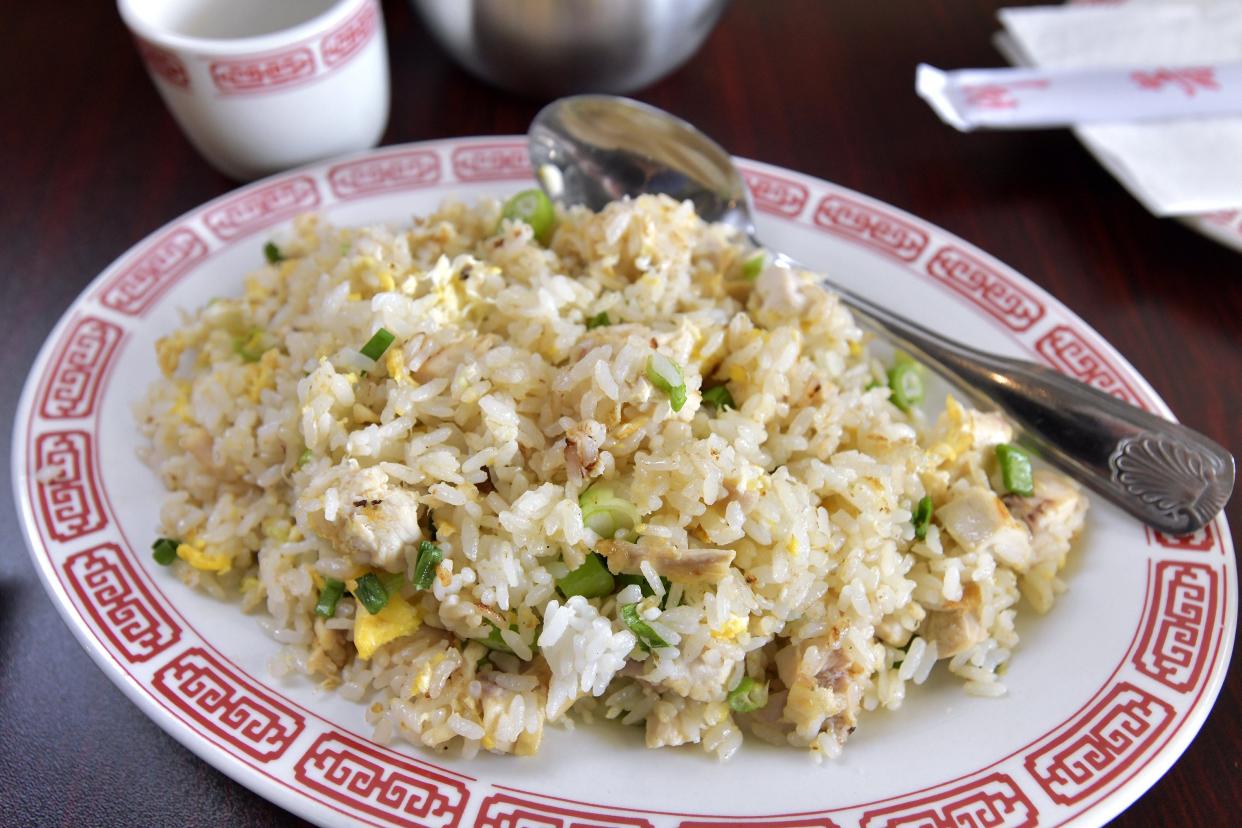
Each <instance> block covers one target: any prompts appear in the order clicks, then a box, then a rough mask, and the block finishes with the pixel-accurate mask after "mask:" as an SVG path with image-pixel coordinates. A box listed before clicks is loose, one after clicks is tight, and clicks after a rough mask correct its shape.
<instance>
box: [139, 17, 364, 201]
mask: <svg viewBox="0 0 1242 828" xmlns="http://www.w3.org/2000/svg"><path fill="white" fill-rule="evenodd" d="M117 6H118V8H119V9H120V12H121V17H122V18H123V19H124V21H125V25H126V26H128V27H129V30H130V32H131V33H132V34H133V36H134V40H135V42H136V43H137V46H138V51H139V53H140V54H141V55H142V59H143V61H144V62H145V63H146V66H147V70H148V72H149V73H150V75H151V79H152V81H153V82H154V83H155V86H156V88H157V89H158V90H159V92H160V95H161V96H162V97H163V98H164V102H165V103H166V104H167V105H168V108H169V109H170V110H171V111H172V114H173V117H174V118H176V120H177V123H178V124H180V125H181V129H182V130H183V131H184V132H185V134H186V137H187V138H189V140H190V143H192V144H193V145H194V146H195V148H196V149H198V151H199V152H200V153H202V155H203V157H204V158H206V159H207V160H208V161H209V162H210V163H211V164H212V166H214V167H215V168H216V169H218V170H220V172H222V173H224V174H225V175H228V176H231V177H233V178H237V179H243V180H245V179H251V178H257V177H259V176H262V175H266V174H268V173H272V172H276V171H277V170H282V169H286V168H288V167H293V166H296V165H298V164H304V163H306V162H308V161H314V160H316V159H320V158H326V157H328V156H332V155H339V154H341V153H345V152H352V151H355V150H361V149H366V148H368V147H373V146H375V144H376V143H377V142H378V141H379V138H380V135H381V134H382V133H383V131H384V126H385V124H386V123H387V121H388V101H389V88H388V49H387V46H386V44H385V41H384V19H383V14H382V13H381V11H380V6H379V2H378V0H118V2H117Z"/></svg>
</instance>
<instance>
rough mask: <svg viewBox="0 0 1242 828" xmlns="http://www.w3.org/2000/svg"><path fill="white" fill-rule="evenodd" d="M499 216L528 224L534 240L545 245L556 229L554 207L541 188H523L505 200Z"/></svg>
mask: <svg viewBox="0 0 1242 828" xmlns="http://www.w3.org/2000/svg"><path fill="white" fill-rule="evenodd" d="M500 217H501V218H507V219H510V220H512V221H521V222H524V223H526V224H529V225H530V229H531V230H533V231H534V233H535V240H536V241H538V242H539V243H540V244H543V245H546V244H547V243H548V242H549V241H550V240H551V238H552V231H553V230H555V229H556V208H555V207H553V206H552V200H551V199H549V198H548V197H547V196H546V195H544V192H543V190H523V191H522V192H520V193H518V194H517V195H515V196H513V197H512V198H510V199H509V200H508V201H506V202H505V206H504V208H503V209H501V211H500Z"/></svg>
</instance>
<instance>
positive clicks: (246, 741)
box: [13, 138, 1237, 826]
mask: <svg viewBox="0 0 1242 828" xmlns="http://www.w3.org/2000/svg"><path fill="white" fill-rule="evenodd" d="M739 163H740V165H741V166H742V169H743V171H744V173H745V175H746V179H747V182H748V184H749V185H750V187H751V191H752V196H753V199H754V202H755V206H756V208H757V209H758V215H759V225H760V230H761V234H762V236H763V238H764V239H765V240H768V242H769V243H770V244H771V245H773V250H779V251H781V252H784V253H788V254H790V255H792V256H794V257H796V258H797V259H798V260H799V261H802V262H806V263H807V267H808V268H811V269H810V270H807V271H800V270H792V269H788V268H785V267H780V266H777V265H775V264H774V263H773V257H772V255H771V251H765V250H760V249H754V248H753V247H751V246H750V245H749V244H748V243H747V242H746V241H745V240H744V239H742V238H739V237H738V236H737V234H736V233H735V232H734V231H732V230H730V229H729V228H726V227H723V226H719V225H711V224H709V223H706V222H704V221H702V220H701V219H700V218H699V217H698V216H697V215H696V214H695V212H694V208H693V206H692V205H690V204H688V203H677V202H675V201H673V200H671V199H668V198H666V197H656V196H644V197H642V198H638V199H634V200H626V201H621V202H615V203H613V204H611V205H609V206H608V207H607V208H606V209H604V210H602V211H600V212H599V213H591V212H588V211H586V210H583V209H572V210H564V209H561V208H553V207H552V205H551V204H550V203H548V202H546V199H544V198H543V197H542V195H541V194H540V193H539V192H538V191H537V190H534V189H532V188H533V186H534V184H533V180H532V179H531V176H530V170H529V166H528V164H527V161H526V157H525V144H524V141H523V140H522V139H520V138H488V139H458V140H452V141H440V142H432V143H424V144H413V145H407V146H400V147H387V148H383V149H380V150H376V151H373V152H369V153H364V154H361V155H358V156H353V157H350V158H347V159H344V160H340V161H334V162H330V163H325V164H321V165H317V166H312V167H308V168H304V169H301V170H297V171H293V172H290V173H285V174H281V175H278V176H275V177H273V178H270V179H267V180H265V181H262V182H259V183H256V184H253V185H250V186H248V187H245V188H243V189H241V190H238V191H237V192H235V193H231V194H229V195H227V196H224V197H222V198H220V199H217V200H216V201H213V202H211V203H209V204H206V205H204V206H203V207H201V208H198V209H196V210H194V211H192V212H190V213H188V214H186V215H184V216H182V217H180V218H178V219H176V220H174V221H173V222H171V223H170V224H169V225H167V226H165V227H164V228H162V229H160V230H158V231H157V232H155V233H154V234H152V235H151V236H150V237H148V239H146V240H144V241H143V242H142V243H140V244H139V245H137V246H136V247H134V248H133V249H132V250H130V251H129V252H127V253H125V254H124V255H123V256H122V257H121V258H120V259H118V260H117V261H116V263H114V264H113V265H112V266H111V267H109V268H108V269H107V270H106V271H104V272H103V273H102V274H100V276H99V277H98V278H97V279H96V280H95V281H94V282H93V283H92V284H91V286H90V287H89V288H88V289H87V290H86V291H85V292H84V293H83V294H82V295H81V297H80V298H79V299H78V300H77V301H76V302H75V303H74V305H73V306H72V307H71V308H70V309H69V311H67V312H66V314H65V316H64V318H63V319H62V320H61V322H60V324H59V325H58V326H57V328H56V329H55V331H54V332H53V333H52V335H51V336H50V337H49V339H48V341H47V344H46V345H45V346H44V348H43V350H42V352H41V354H40V356H39V358H38V360H37V361H36V363H35V366H34V368H33V370H32V372H31V375H30V378H29V380H28V381H27V384H26V388H25V392H24V395H23V397H22V403H21V406H20V408H19V411H18V416H17V418H16V423H15V427H14V451H13V458H14V459H13V475H14V490H15V491H16V492H17V493H18V494H17V498H18V508H19V512H20V513H21V514H22V516H23V519H24V520H23V522H24V526H25V531H26V534H27V540H28V542H29V545H30V548H31V552H32V555H33V558H34V560H35V562H36V564H37V568H38V569H39V571H40V574H41V576H42V578H43V579H44V583H45V585H46V587H47V589H48V592H49V594H50V595H51V596H52V598H53V600H54V601H55V602H56V603H57V604H58V607H59V609H60V611H61V613H62V614H63V616H64V617H65V619H66V621H67V623H68V624H69V626H70V627H71V628H72V629H73V631H74V633H75V634H76V635H77V636H78V638H79V639H80V640H81V641H82V643H83V645H84V646H85V647H86V649H87V650H88V652H90V654H91V655H92V656H93V657H94V658H95V660H96V661H97V662H98V664H99V665H100V667H101V668H102V669H103V670H104V671H105V672H106V673H107V674H108V675H109V676H110V677H111V678H112V679H113V680H114V681H115V682H116V683H117V685H118V686H119V687H120V688H121V689H122V690H123V691H124V692H125V693H126V694H127V695H128V696H129V697H130V698H131V699H132V700H133V701H134V702H135V703H136V704H138V705H139V707H140V708H141V709H142V710H143V711H144V712H145V713H146V714H147V715H149V716H150V717H151V718H152V719H153V720H154V721H155V722H156V723H157V724H158V725H159V726H160V727H162V728H163V729H165V730H166V731H168V732H169V733H170V734H172V735H173V736H174V737H176V738H177V739H178V740H180V741H181V742H182V743H183V744H184V745H185V746H186V747H188V748H189V749H191V750H193V751H194V752H195V753H197V754H199V755H200V756H201V757H203V758H204V759H205V760H206V761H208V762H209V763H211V764H212V765H214V766H215V767H217V768H219V769H220V770H222V771H223V772H225V773H227V774H229V775H230V776H232V777H233V778H234V779H236V780H237V781H239V782H241V783H242V784H244V785H246V786H248V787H250V788H252V789H253V790H255V791H257V792H258V793H260V794H262V795H263V796H265V797H267V798H269V799H271V800H272V801H274V802H276V803H278V804H280V805H282V806H284V807H285V808H287V809H289V810H291V811H293V812H295V813H297V814H300V815H301V816H303V817H305V818H307V819H309V820H311V821H313V822H316V823H318V824H323V825H361V824H365V825H406V826H413V825H420V826H421V825H428V826H449V825H486V826H502V825H503V826H515V825H523V826H527V825H530V826H534V825H540V826H542V825H602V826H614V825H615V826H673V825H699V826H704V825H741V824H750V823H754V824H768V825H783V826H803V825H805V826H828V825H836V826H846V825H865V826H878V825H889V824H914V823H917V824H935V825H941V824H944V825H950V824H954V825H956V824H978V825H1034V824H1042V823H1063V822H1076V823H1081V824H1092V825H1098V824H1102V823H1103V822H1105V821H1107V820H1108V819H1109V818H1111V817H1112V816H1114V815H1115V814H1116V813H1118V812H1119V811H1120V810H1121V809H1123V808H1124V807H1125V806H1126V805H1128V804H1129V803H1130V802H1132V801H1133V800H1134V799H1135V798H1137V797H1138V796H1139V795H1140V794H1141V793H1142V792H1143V791H1144V790H1146V789H1147V788H1148V787H1149V786H1150V785H1151V784H1152V783H1153V782H1154V781H1155V780H1156V779H1157V778H1158V777H1159V776H1160V774H1162V773H1163V772H1164V771H1165V770H1166V769H1167V768H1168V767H1169V766H1170V765H1171V764H1172V763H1173V761H1174V760H1175V759H1176V758H1177V756H1178V755H1180V753H1181V752H1182V750H1184V749H1185V747H1186V745H1187V744H1188V743H1189V741H1190V740H1191V738H1193V736H1194V734H1195V733H1196V731H1197V730H1198V728H1199V726H1200V725H1201V723H1202V722H1203V720H1204V718H1205V717H1206V715H1207V712H1208V710H1209V709H1210V707H1211V705H1212V702H1213V701H1214V699H1215V697H1216V694H1217V692H1218V690H1219V687H1220V684H1221V681H1222V679H1223V676H1224V672H1225V668H1226V667H1227V664H1228V659H1229V654H1230V651H1231V647H1232V637H1233V629H1234V619H1235V617H1236V603H1237V599H1236V594H1235V592H1234V587H1235V584H1236V574H1235V561H1234V554H1233V549H1232V546H1231V541H1230V534H1229V530H1228V527H1227V526H1226V524H1225V520H1224V518H1223V517H1220V518H1217V520H1216V522H1215V523H1213V524H1211V525H1210V526H1208V527H1207V528H1206V529H1205V530H1203V531H1201V532H1199V533H1197V534H1195V535H1191V536H1185V537H1171V536H1165V535H1163V534H1161V533H1158V532H1154V531H1151V530H1148V529H1146V528H1144V527H1143V526H1142V525H1140V524H1138V523H1136V522H1134V521H1133V520H1132V519H1130V518H1128V517H1127V516H1125V515H1124V514H1123V513H1121V512H1120V511H1118V510H1116V509H1114V508H1113V507H1111V506H1109V505H1108V504H1107V503H1104V502H1102V501H1100V500H1099V499H1097V498H1095V497H1094V496H1092V495H1091V494H1090V493H1089V492H1088V491H1087V490H1085V489H1084V488H1082V487H1081V486H1080V485H1079V484H1077V483H1076V482H1075V481H1073V480H1071V479H1070V478H1068V477H1066V476H1065V475H1064V474H1062V473H1060V472H1058V471H1056V470H1054V469H1052V468H1050V467H1048V466H1047V465H1046V464H1044V463H1042V462H1041V461H1040V460H1039V459H1038V458H1037V457H1034V456H1033V455H1032V454H1031V453H1029V452H1028V451H1027V450H1025V449H1024V448H1023V446H1022V444H1021V435H1020V434H1018V433H1016V432H1015V430H1014V428H1013V427H1012V426H1011V425H1010V424H1009V423H1008V422H1007V421H1006V420H1005V419H1004V418H1003V417H1002V416H1000V415H999V414H997V413H995V412H991V411H986V410H976V409H974V408H972V407H971V406H970V405H968V404H967V403H966V402H964V399H965V398H964V396H963V395H962V394H961V393H960V392H958V391H956V390H954V389H953V388H951V387H950V386H948V385H947V384H946V383H945V382H943V381H942V380H941V379H940V378H938V377H937V376H935V375H934V374H933V373H932V372H931V371H930V370H929V369H927V368H926V367H924V366H921V365H919V364H918V363H917V362H915V361H914V360H913V359H912V358H911V357H910V356H908V355H905V354H902V353H900V352H896V351H894V350H893V349H892V348H891V347H890V346H888V344H887V343H885V342H884V341H883V339H881V338H877V337H876V336H875V335H873V334H871V333H869V332H867V331H866V330H865V329H863V328H862V327H861V326H860V325H859V324H858V322H857V321H856V320H855V319H854V317H853V316H852V315H851V313H850V312H849V310H848V309H847V308H845V307H844V306H843V305H842V304H841V303H840V302H839V301H838V299H837V298H836V297H835V296H834V295H833V294H832V293H831V292H830V291H829V290H826V289H825V288H823V287H822V286H821V285H820V282H819V277H818V275H817V274H819V273H828V274H831V276H832V278H833V279H834V280H836V281H838V282H841V283H843V284H845V285H848V286H850V287H851V288H853V289H855V290H857V291H858V292H860V293H862V294H864V295H866V296H868V297H870V298H873V299H875V300H878V301H881V302H884V303H886V304H888V305H890V306H891V307H893V308H894V309H895V310H897V311H899V312H901V313H904V314H906V315H908V316H911V317H913V318H916V319H919V320H920V321H922V322H923V323H924V324H926V325H928V326H929V327H931V328H933V329H936V330H940V331H943V332H945V333H946V334H951V335H952V336H953V337H955V338H958V339H961V340H963V341H967V342H970V343H971V344H975V345H979V346H981V347H985V348H989V349H992V350H995V351H998V352H1001V353H1007V354H1012V355H1018V356H1023V357H1025V358H1028V359H1032V360H1035V361H1040V362H1043V363H1045V364H1050V365H1052V366H1054V367H1056V368H1058V369H1060V370H1062V371H1064V372H1067V373H1070V374H1072V375H1074V376H1077V377H1079V378H1080V379H1083V380H1084V381H1087V382H1089V383H1091V384H1093V385H1096V386H1097V387H1099V388H1102V389H1104V390H1106V391H1108V392H1110V393H1112V394H1115V395H1117V396H1119V397H1121V398H1123V399H1125V400H1127V401H1129V402H1131V403H1133V404H1135V405H1139V406H1143V407H1145V408H1148V409H1149V410H1153V411H1156V412H1159V413H1161V414H1164V415H1166V416H1171V415H1170V412H1169V411H1168V409H1167V407H1166V406H1165V405H1164V404H1163V403H1162V402H1161V401H1160V399H1159V398H1158V397H1157V396H1156V395H1155V393H1154V392H1153V391H1152V390H1151V388H1150V386H1149V385H1148V384H1147V383H1146V382H1145V381H1144V380H1143V379H1142V377H1140V376H1139V375H1138V374H1137V372H1135V370H1134V369H1133V368H1132V367H1131V366H1130V365H1129V364H1128V363H1126V361H1125V360H1124V358H1122V357H1121V356H1120V355H1119V354H1118V353H1117V352H1116V351H1115V350H1113V349H1112V348H1111V347H1110V346H1109V345H1108V344H1107V343H1106V342H1104V341H1103V340H1102V339H1101V338H1100V337H1099V336H1098V335H1097V334H1095V333H1094V332H1093V331H1091V330H1090V329H1089V328H1088V327H1087V326H1086V325H1085V324H1084V323H1083V322H1082V321H1081V320H1079V319H1078V318H1077V317H1076V316H1075V315H1074V314H1073V313H1071V312H1070V311H1069V310H1067V309H1066V308H1065V307H1064V306H1062V305H1061V304H1060V303H1059V302H1058V301H1057V300H1056V299H1054V298H1053V297H1051V296H1049V295H1048V294H1046V293H1045V292H1044V291H1043V290H1041V289H1040V288H1039V287H1037V286H1036V285H1034V284H1032V283H1031V282H1029V281H1028V280H1026V279H1025V278H1023V277H1022V276H1020V275H1019V274H1017V273H1015V272H1014V271H1012V270H1011V269H1010V268H1008V267H1007V266H1005V265H1004V264H1002V263H1000V262H998V261H996V260H995V259H993V258H991V257H990V256H988V255H987V254H986V253H984V252H982V251H980V250H978V249H976V248H975V247H973V246H972V245H970V244H969V243H967V242H965V241H963V240H961V239H958V238H956V237H954V236H952V235H950V234H948V233H946V232H945V231H943V230H940V229H939V228H936V227H934V226H931V225H929V224H927V223H926V222H924V221H922V220H920V219H918V218H915V217H913V216H909V215H907V214H905V213H903V212H901V211H900V210H898V209H896V208H893V207H890V206H887V205H884V204H882V203H880V202H877V201H875V200H873V199H870V198H868V197H866V196H863V195H860V194H857V193H854V192H851V191H849V190H846V189H844V188H841V187H838V186H836V185H833V184H830V183H827V182H824V181H821V180H818V179H813V178H810V177H807V176H803V175H800V174H797V173H793V172H789V171H786V170H782V169H778V168H774V167H770V166H767V165H763V164H759V163H754V162H747V161H741V162H739Z"/></svg>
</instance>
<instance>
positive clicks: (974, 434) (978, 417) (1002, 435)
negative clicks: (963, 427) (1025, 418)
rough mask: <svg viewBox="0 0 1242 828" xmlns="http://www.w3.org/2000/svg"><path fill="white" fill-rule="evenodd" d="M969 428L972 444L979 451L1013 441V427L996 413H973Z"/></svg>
mask: <svg viewBox="0 0 1242 828" xmlns="http://www.w3.org/2000/svg"><path fill="white" fill-rule="evenodd" d="M969 428H970V437H971V444H972V445H973V446H974V447H975V448H977V449H986V448H991V447H993V446H999V445H1000V444H1001V443H1008V442H1009V441H1011V440H1012V439H1013V426H1012V425H1010V424H1009V421H1008V420H1006V419H1005V417H1004V415H1002V414H998V413H996V412H995V411H971V412H970V426H969Z"/></svg>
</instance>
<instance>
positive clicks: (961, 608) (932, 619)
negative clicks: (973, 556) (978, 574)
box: [919, 581, 988, 658]
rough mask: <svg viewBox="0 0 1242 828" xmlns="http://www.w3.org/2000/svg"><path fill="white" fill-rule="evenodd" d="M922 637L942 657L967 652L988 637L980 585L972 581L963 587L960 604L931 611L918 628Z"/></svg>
mask: <svg viewBox="0 0 1242 828" xmlns="http://www.w3.org/2000/svg"><path fill="white" fill-rule="evenodd" d="M919 635H921V636H922V637H923V638H925V639H926V640H928V641H931V642H934V643H935V644H936V652H937V653H938V654H939V657H940V658H952V657H953V656H955V655H958V654H959V653H964V652H966V651H967V650H969V649H970V648H971V647H973V646H975V645H976V644H978V643H979V642H980V641H983V640H984V639H985V638H987V637H988V631H987V628H986V627H984V626H983V594H982V592H981V591H980V589H979V585H978V584H976V583H974V582H973V581H972V582H971V583H968V584H966V586H965V587H963V588H962V598H961V600H960V601H953V602H951V603H949V604H946V605H945V608H944V609H938V610H928V612H927V617H926V618H925V619H923V623H922V624H921V625H920V626H919Z"/></svg>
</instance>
